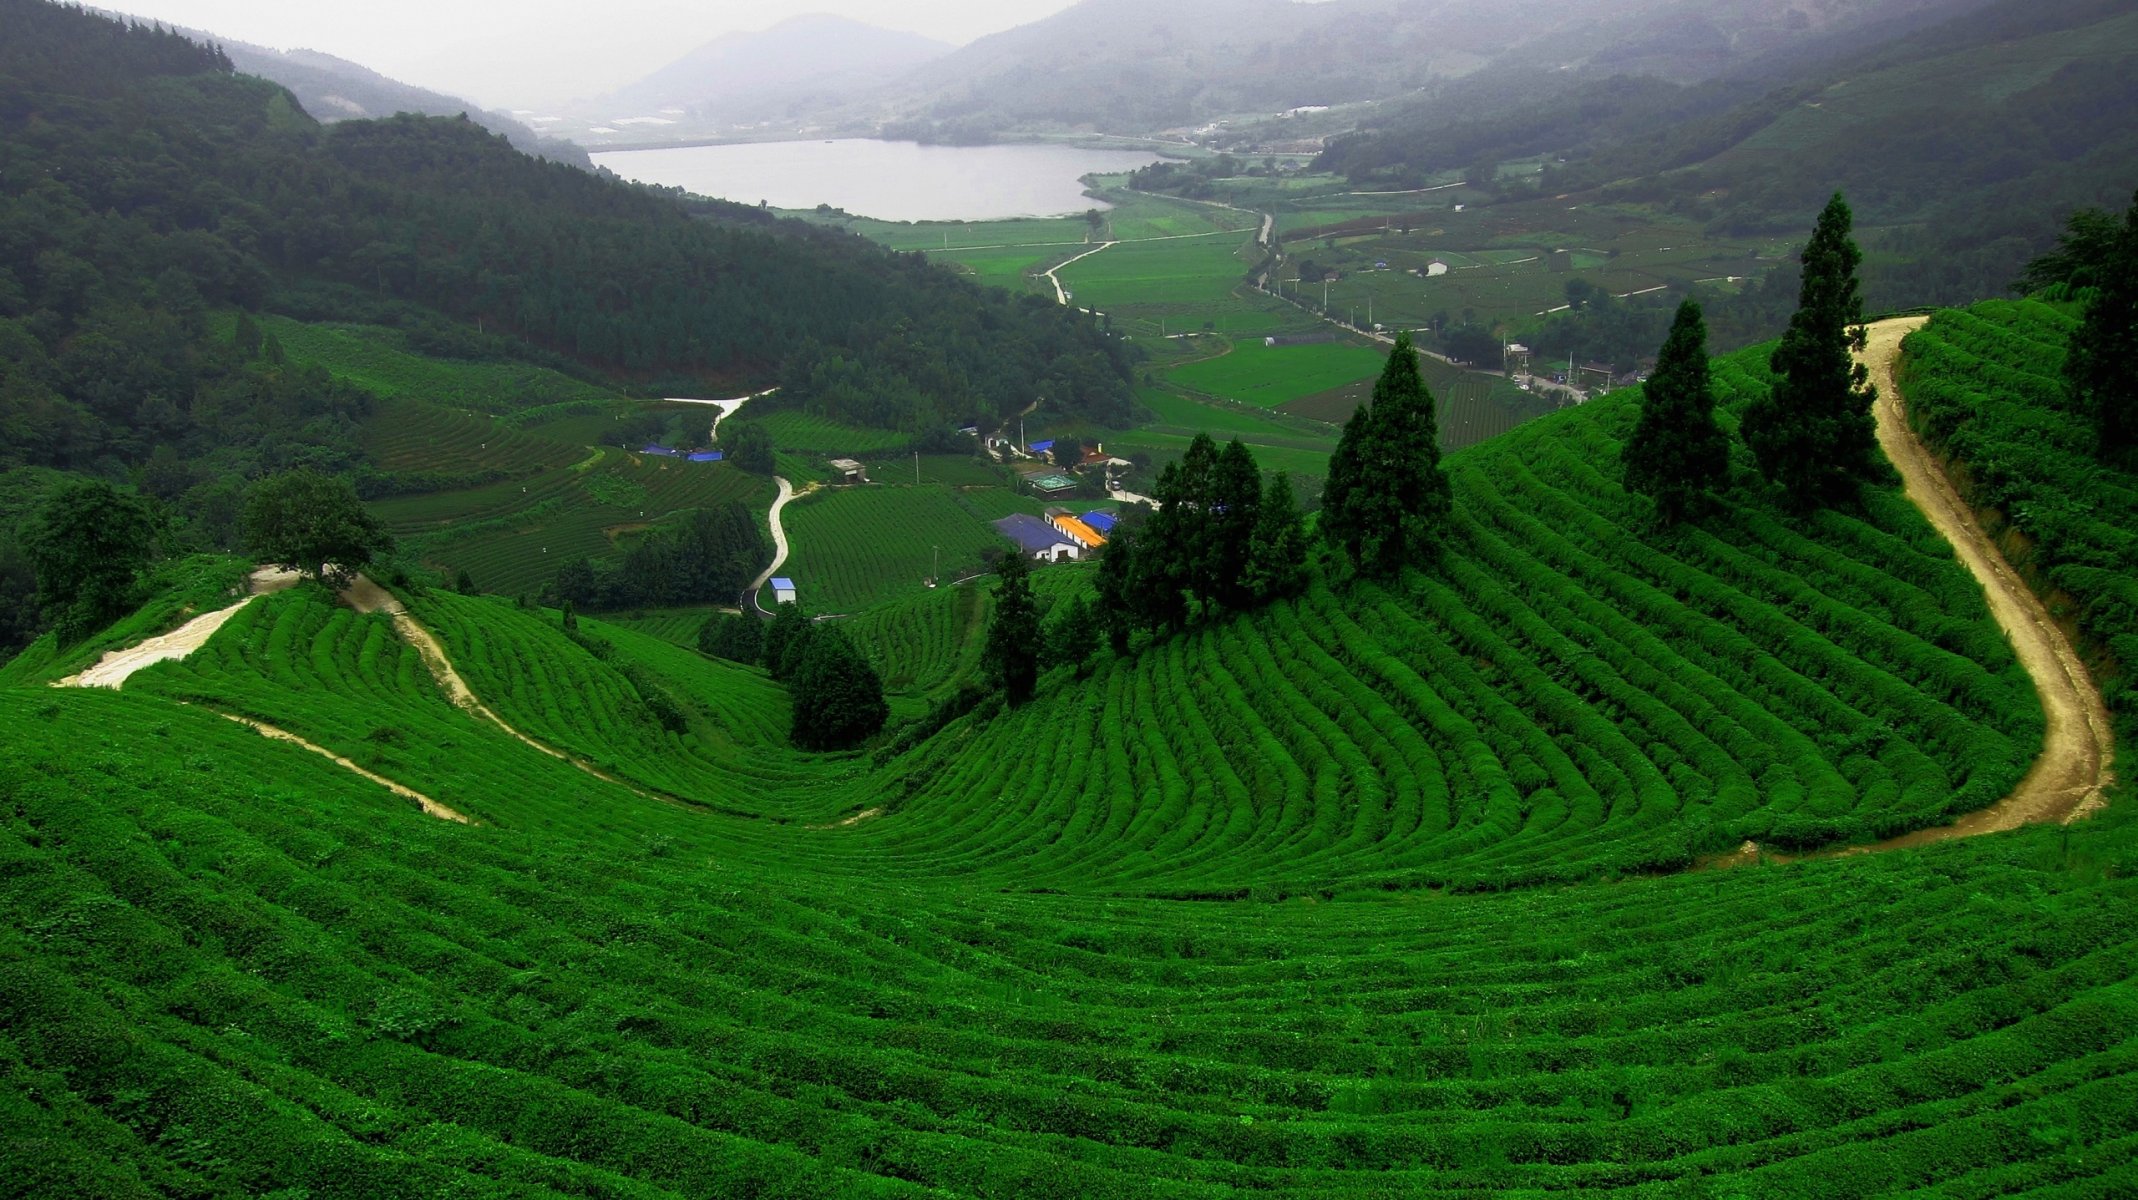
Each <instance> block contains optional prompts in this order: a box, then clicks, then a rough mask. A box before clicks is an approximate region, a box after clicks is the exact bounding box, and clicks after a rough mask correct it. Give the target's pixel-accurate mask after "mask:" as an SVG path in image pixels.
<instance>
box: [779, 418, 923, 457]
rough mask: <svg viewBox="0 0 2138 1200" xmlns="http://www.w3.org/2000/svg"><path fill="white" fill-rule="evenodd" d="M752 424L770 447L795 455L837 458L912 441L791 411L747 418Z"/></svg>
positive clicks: (888, 431)
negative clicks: (761, 429) (766, 437)
mask: <svg viewBox="0 0 2138 1200" xmlns="http://www.w3.org/2000/svg"><path fill="white" fill-rule="evenodd" d="M750 417H751V419H752V420H754V421H756V422H757V423H758V424H760V425H763V426H764V427H765V429H766V430H767V431H768V432H770V433H771V434H772V443H773V445H775V446H777V447H779V448H780V449H781V450H783V451H787V452H789V453H794V454H826V455H831V456H833V457H837V458H850V457H853V456H855V455H863V454H872V453H875V452H878V451H882V450H895V449H898V448H900V447H902V446H904V445H906V444H907V443H908V442H911V441H912V440H913V438H912V436H911V435H910V434H903V433H899V432H897V431H896V430H891V429H865V428H863V427H861V426H858V425H843V424H840V423H839V422H837V421H834V420H831V419H830V418H828V417H819V416H816V415H814V414H811V413H805V412H796V411H794V410H792V409H777V410H774V411H772V412H765V413H757V412H752V413H751V414H750Z"/></svg>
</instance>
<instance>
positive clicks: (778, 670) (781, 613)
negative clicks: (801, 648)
mask: <svg viewBox="0 0 2138 1200" xmlns="http://www.w3.org/2000/svg"><path fill="white" fill-rule="evenodd" d="M773 608H774V609H776V610H777V611H775V612H774V613H773V614H772V620H771V621H770V622H768V623H767V624H766V626H765V636H764V656H763V659H762V661H763V662H764V664H765V670H767V671H769V672H771V674H772V678H774V679H777V680H780V681H781V682H785V681H786V679H787V673H786V666H787V657H788V655H787V650H788V648H789V647H791V646H793V645H794V644H795V643H796V642H799V641H801V640H803V639H804V638H806V637H807V636H808V635H809V631H810V630H811V629H812V628H813V626H812V625H811V624H810V621H809V616H808V614H806V613H804V612H803V611H802V606H801V605H799V604H776V605H774V606H773Z"/></svg>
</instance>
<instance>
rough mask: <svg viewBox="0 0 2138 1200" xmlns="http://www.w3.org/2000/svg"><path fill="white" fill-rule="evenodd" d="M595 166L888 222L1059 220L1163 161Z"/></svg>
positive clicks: (897, 147)
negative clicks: (1096, 188)
mask: <svg viewBox="0 0 2138 1200" xmlns="http://www.w3.org/2000/svg"><path fill="white" fill-rule="evenodd" d="M593 158H594V161H595V162H597V163H599V164H601V165H602V166H604V167H607V168H608V169H609V170H611V171H614V172H616V173H617V174H618V175H621V176H623V177H624V178H626V179H636V180H638V181H640V182H642V183H652V184H659V185H661V186H663V187H680V188H684V189H686V190H688V191H692V192H696V193H698V194H699V195H702V196H718V197H720V198H721V199H723V200H734V201H737V202H738V203H742V204H756V203H757V202H758V201H760V200H763V201H766V202H768V203H770V204H771V205H772V206H773V207H774V208H815V207H816V206H817V205H819V204H829V205H831V206H833V207H834V208H843V209H845V210H846V211H848V212H850V213H853V214H854V215H855V216H862V217H875V218H878V219H879V220H885V221H989V220H1000V219H1002V218H1005V217H1052V216H1060V215H1063V214H1066V213H1080V212H1083V211H1084V210H1085V209H1088V208H1104V207H1106V205H1104V204H1102V203H1100V202H1098V201H1096V200H1093V199H1091V198H1090V197H1088V196H1086V195H1084V185H1083V184H1081V183H1078V182H1077V180H1078V179H1080V178H1081V177H1083V176H1085V175H1089V174H1091V173H1093V172H1113V171H1128V170H1133V169H1134V168H1136V167H1141V166H1145V165H1147V164H1149V163H1152V162H1155V161H1157V158H1158V156H1157V155H1155V154H1152V153H1150V152H1148V151H1139V150H1085V149H1081V148H1078V147H1074V146H1046V145H1029V144H1027V145H1002V146H923V145H920V144H919V143H917V142H879V141H874V140H869V139H862V138H850V139H843V140H840V141H833V142H823V141H818V142H753V143H747V144H741V145H732V146H675V147H665V148H662V149H659V150H615V151H609V152H607V153H601V154H596V155H594V156H593Z"/></svg>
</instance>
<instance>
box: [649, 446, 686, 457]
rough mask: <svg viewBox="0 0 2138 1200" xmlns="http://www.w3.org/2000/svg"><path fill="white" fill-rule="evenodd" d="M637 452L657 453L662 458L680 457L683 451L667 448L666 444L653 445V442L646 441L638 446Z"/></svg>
mask: <svg viewBox="0 0 2138 1200" xmlns="http://www.w3.org/2000/svg"><path fill="white" fill-rule="evenodd" d="M639 453H640V454H658V455H660V456H661V457H662V458H681V457H683V452H682V451H681V450H670V449H669V448H668V447H666V446H657V445H655V444H654V443H652V442H647V443H646V444H645V446H643V447H641V448H640V450H639Z"/></svg>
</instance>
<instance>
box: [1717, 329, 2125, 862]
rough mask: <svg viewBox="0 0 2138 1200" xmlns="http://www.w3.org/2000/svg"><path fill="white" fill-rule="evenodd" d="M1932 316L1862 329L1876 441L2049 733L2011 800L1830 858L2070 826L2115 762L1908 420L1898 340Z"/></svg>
mask: <svg viewBox="0 0 2138 1200" xmlns="http://www.w3.org/2000/svg"><path fill="white" fill-rule="evenodd" d="M1929 319H1930V318H1928V317H1923V316H1915V317H1893V318H1891V319H1889V320H1884V321H1877V322H1873V323H1872V324H1871V325H1869V326H1867V327H1866V333H1867V335H1868V336H1867V338H1866V344H1865V346H1864V349H1863V353H1862V354H1861V355H1860V356H1859V361H1861V362H1863V363H1864V364H1865V365H1867V366H1869V367H1870V370H1871V383H1872V384H1873V385H1874V386H1876V387H1877V389H1878V403H1877V406H1876V412H1877V415H1878V444H1879V445H1880V446H1881V447H1883V448H1884V450H1885V452H1886V457H1887V458H1889V459H1891V460H1892V462H1893V465H1894V467H1895V468H1897V469H1898V470H1899V471H1900V475H1901V481H1902V484H1903V486H1904V487H1905V489H1906V491H1907V494H1908V499H1910V500H1912V501H1914V502H1915V506H1916V507H1917V508H1919V509H1921V510H1922V511H1923V515H1924V516H1925V517H1927V518H1929V520H1930V523H1931V525H1933V526H1935V527H1936V529H1937V531H1938V532H1939V533H1941V534H1943V535H1944V536H1945V540H1947V541H1949V542H1951V543H1952V547H1953V550H1954V552H1955V553H1956V554H1957V555H1958V556H1959V559H1960V565H1961V566H1964V567H1966V568H1967V571H1968V574H1970V575H1973V576H1974V577H1975V581H1976V582H1978V583H1980V584H1981V585H1982V590H1983V592H1984V594H1985V597H1986V598H1987V600H1988V601H1989V609H1990V615H1991V616H1994V617H1995V618H1996V619H1997V624H1998V626H1999V627H2000V628H2002V629H2003V630H2004V632H2005V636H2006V637H2008V638H2010V639H2011V642H2012V650H2013V653H2014V654H2016V655H2017V656H2018V658H2019V664H2020V665H2021V666H2022V667H2024V668H2026V672H2027V675H2028V676H2029V677H2030V678H2032V679H2033V680H2034V688H2035V690H2036V691H2037V692H2039V693H2040V694H2041V702H2042V711H2043V713H2044V715H2045V716H2046V717H2047V732H2046V734H2045V735H2044V737H2043V739H2042V752H2041V757H2040V758H2038V759H2036V760H2035V761H2034V766H2033V767H2032V769H2030V770H2029V771H2028V772H2027V775H2026V778H2024V779H2022V780H2020V781H2019V786H2018V787H2017V788H2016V789H2014V790H2013V792H2012V794H2011V795H2009V796H2006V797H2005V798H2004V799H2002V800H1999V801H1998V802H1997V803H1995V804H1992V805H1990V806H1989V807H1988V808H1985V809H1981V810H1979V811H1976V812H1971V813H1968V814H1967V815H1966V816H1963V817H1961V818H1960V819H1959V820H1957V821H1954V822H1953V823H1952V824H1950V825H1939V826H1936V827H1935V828H1931V829H1918V830H1916V831H1915V832H1914V833H1906V834H1902V835H1901V836H1899V837H1894V838H1887V839H1886V840H1885V841H1882V842H1875V843H1872V844H1870V845H1867V846H1851V847H1848V848H1847V849H1844V850H1838V851H1834V852H1832V853H1833V854H1834V855H1836V856H1839V855H1849V854H1876V853H1882V852H1884V851H1887V850H1904V849H1907V848H1908V847H1910V846H1927V845H1930V844H1932V843H1934V842H1944V841H1950V840H1952V839H1954V838H1963V837H1974V836H1976V835H1977V834H1984V833H2002V832H2004V831H2006V830H2010V829H2017V828H2019V827H2020V826H2022V825H2043V824H2048V823H2050V822H2056V823H2059V824H2065V825H2068V824H2070V823H2071V822H2073V821H2075V820H2078V819H2079V818H2080V817H2083V816H2085V815H2087V814H2088V813H2091V812H2093V811H2094V810H2096V809H2098V808H2100V807H2101V806H2102V805H2103V804H2104V803H2106V801H2105V800H2104V799H2103V795H2102V793H2103V791H2104V789H2106V788H2107V787H2108V786H2109V785H2110V784H2112V783H2114V782H2115V775H2114V774H2113V772H2112V771H2111V770H2110V767H2111V765H2112V764H2113V762H2114V759H2115V740H2114V733H2113V729H2112V727H2111V726H2110V724H2109V719H2108V706H2107V705H2106V704H2104V703H2102V701H2101V689H2100V688H2098V687H2096V686H2094V682H2093V676H2092V674H2091V673H2090V672H2088V671H2087V670H2086V664H2085V662H2084V661H2082V660H2081V659H2080V658H2079V655H2078V652H2077V651H2076V650H2074V649H2073V648H2072V645H2071V639H2069V638H2067V637H2065V636H2064V631H2063V630H2062V629H2059V628H2058V627H2057V625H2056V622H2055V621H2053V620H2051V619H2050V617H2049V610H2048V609H2047V608H2045V607H2043V605H2042V602H2041V599H2040V597H2038V596H2036V595H2035V594H2034V591H2033V589H2031V588H2029V587H2028V586H2027V584H2026V581H2025V580H2023V579H2021V578H2020V577H2019V575H2018V573H2017V572H2015V571H2013V570H2012V566H2011V564H2010V563H2008V562H2006V561H2005V558H2004V555H2003V553H2002V552H2000V551H1999V550H1998V549H1997V544H1996V543H1995V542H1994V541H1992V540H1991V538H1990V536H1989V534H1988V533H1986V532H1985V531H1984V530H1983V528H1982V523H1981V522H1980V521H1979V520H1977V519H1976V517H1975V513H1974V510H1973V509H1971V508H1969V507H1968V505H1967V501H1965V500H1964V499H1962V498H1961V496H1960V493H1959V490H1958V489H1957V488H1955V487H1954V486H1953V484H1952V480H1951V478H1950V477H1948V476H1947V475H1946V474H1945V467H1944V464H1943V463H1941V462H1940V461H1939V460H1938V457H1937V456H1936V455H1935V454H1933V453H1931V451H1930V448H1929V447H1928V446H1925V445H1924V444H1923V441H1922V439H1921V438H1920V437H1918V436H1916V433H1915V429H1914V427H1913V426H1911V425H1910V424H1909V423H1908V406H1907V401H1906V399H1905V398H1904V397H1902V395H1901V394H1900V385H1899V383H1898V381H1897V380H1896V379H1895V377H1894V370H1893V368H1894V366H1895V364H1897V363H1898V362H1899V361H1900V343H1901V339H1902V338H1904V337H1906V336H1908V335H1909V334H1911V333H1913V332H1915V331H1916V330H1917V329H1920V328H1922V326H1923V325H1924V323H1925V322H1927V321H1929ZM1758 857H1760V851H1759V847H1758V846H1757V845H1755V844H1754V843H1751V842H1747V843H1745V845H1744V846H1743V847H1741V848H1740V849H1738V850H1737V851H1736V852H1735V853H1732V854H1729V855H1727V856H1724V857H1722V858H1719V859H1716V860H1714V861H1713V862H1711V863H1710V864H1709V865H1711V866H1736V865H1739V864H1742V863H1746V862H1750V861H1753V860H1754V859H1756V858H1758ZM1768 857H1770V858H1772V857H1775V856H1768ZM1808 857H1818V856H1808Z"/></svg>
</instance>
